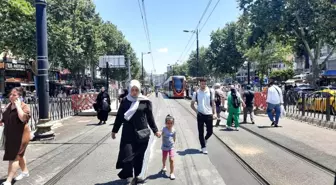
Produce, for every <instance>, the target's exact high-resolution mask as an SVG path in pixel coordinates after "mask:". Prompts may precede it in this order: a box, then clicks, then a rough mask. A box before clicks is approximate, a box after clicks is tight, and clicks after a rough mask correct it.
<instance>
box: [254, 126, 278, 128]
mask: <svg viewBox="0 0 336 185" xmlns="http://www.w3.org/2000/svg"><path fill="white" fill-rule="evenodd" d="M281 127H282V126H278V127H273V126H258V128H281Z"/></svg>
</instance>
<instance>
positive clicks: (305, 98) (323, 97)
mask: <svg viewBox="0 0 336 185" xmlns="http://www.w3.org/2000/svg"><path fill="white" fill-rule="evenodd" d="M335 100H336V95H335V94H330V93H328V92H315V93H298V92H293V91H289V92H287V93H285V94H284V105H285V109H286V112H287V113H289V114H292V115H296V116H300V117H302V118H311V119H316V120H321V121H336V112H335V110H336V104H335Z"/></svg>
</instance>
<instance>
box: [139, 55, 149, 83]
mask: <svg viewBox="0 0 336 185" xmlns="http://www.w3.org/2000/svg"><path fill="white" fill-rule="evenodd" d="M150 53H151V52H141V68H142V74H141V80H142V83H144V82H145V80H144V66H143V56H144V55H148V54H150Z"/></svg>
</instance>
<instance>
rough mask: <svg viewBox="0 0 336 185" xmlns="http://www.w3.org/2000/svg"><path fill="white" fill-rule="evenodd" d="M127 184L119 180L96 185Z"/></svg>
mask: <svg viewBox="0 0 336 185" xmlns="http://www.w3.org/2000/svg"><path fill="white" fill-rule="evenodd" d="M125 184H127V182H126V180H122V179H118V180H114V181H111V182H106V183H97V184H95V185H125Z"/></svg>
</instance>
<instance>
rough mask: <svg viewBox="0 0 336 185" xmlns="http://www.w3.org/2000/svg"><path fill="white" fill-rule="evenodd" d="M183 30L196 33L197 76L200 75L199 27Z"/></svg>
mask: <svg viewBox="0 0 336 185" xmlns="http://www.w3.org/2000/svg"><path fill="white" fill-rule="evenodd" d="M183 32H187V33H196V58H197V75H196V76H197V77H198V68H199V47H198V32H199V31H198V28H197V29H196V30H191V31H189V30H183Z"/></svg>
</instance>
